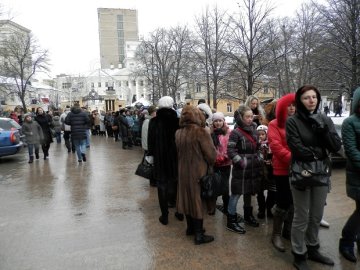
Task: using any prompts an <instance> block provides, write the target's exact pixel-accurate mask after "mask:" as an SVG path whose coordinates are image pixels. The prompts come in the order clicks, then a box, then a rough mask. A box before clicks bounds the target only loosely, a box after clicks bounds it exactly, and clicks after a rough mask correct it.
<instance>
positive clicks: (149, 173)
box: [135, 156, 154, 179]
mask: <svg viewBox="0 0 360 270" xmlns="http://www.w3.org/2000/svg"><path fill="white" fill-rule="evenodd" d="M153 171H154V166H153V165H152V164H150V163H149V162H147V161H146V159H145V156H144V157H143V159H142V160H141V162H140V164H139V165H138V166H137V168H136V171H135V174H136V175H138V176H141V177H144V178H146V179H151V178H152V177H153Z"/></svg>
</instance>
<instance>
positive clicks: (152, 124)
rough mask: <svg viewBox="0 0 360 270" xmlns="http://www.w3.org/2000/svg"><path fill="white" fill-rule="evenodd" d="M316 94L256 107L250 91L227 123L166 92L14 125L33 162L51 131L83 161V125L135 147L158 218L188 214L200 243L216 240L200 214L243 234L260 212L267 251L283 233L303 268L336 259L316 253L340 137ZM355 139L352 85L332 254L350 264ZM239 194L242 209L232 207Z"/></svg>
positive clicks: (359, 202)
mask: <svg viewBox="0 0 360 270" xmlns="http://www.w3.org/2000/svg"><path fill="white" fill-rule="evenodd" d="M320 101H321V95H320V92H319V91H318V89H317V88H316V87H315V86H312V85H304V86H302V87H300V88H299V89H298V90H297V91H296V93H291V94H287V95H285V96H283V97H281V98H280V99H278V100H274V101H272V102H270V103H268V104H266V105H265V106H264V108H263V107H262V106H261V104H260V100H259V99H258V98H257V97H256V96H249V97H248V98H247V100H246V102H245V103H244V104H243V105H240V106H239V108H238V109H237V110H236V111H235V112H234V122H235V126H234V128H233V129H232V130H230V128H229V127H228V125H227V123H226V121H225V116H224V114H223V113H222V112H219V111H215V110H212V109H211V108H210V106H209V105H207V104H206V102H205V100H199V103H198V105H197V106H192V105H186V106H185V107H184V108H182V109H176V108H175V107H174V100H173V98H171V97H169V96H164V97H162V98H160V100H159V101H158V104H157V106H150V107H148V108H146V109H144V110H135V111H133V110H128V109H125V108H120V110H119V111H117V112H107V113H104V112H100V113H99V112H97V111H93V112H91V113H89V112H87V110H86V109H85V108H80V106H79V105H78V104H75V105H74V106H73V107H72V108H70V107H69V106H68V107H66V108H65V110H64V112H62V113H61V114H60V113H57V112H55V113H53V114H51V113H45V112H44V110H43V109H42V108H38V109H37V110H36V113H35V115H32V114H30V113H28V114H25V116H24V121H23V123H22V131H23V134H24V135H25V138H26V142H27V145H28V151H29V163H33V161H34V152H35V159H39V150H40V146H41V148H42V151H43V154H44V160H46V159H48V156H49V148H50V145H51V143H52V142H53V138H56V141H57V142H58V143H60V142H61V134H63V139H64V141H65V145H66V148H67V150H68V152H69V153H70V152H76V153H77V157H78V162H85V161H86V149H87V148H88V147H90V142H89V136H90V132H91V134H92V135H93V136H104V135H105V136H106V135H107V136H108V137H111V138H113V139H114V141H121V142H122V148H123V149H132V147H133V146H134V145H141V146H142V148H143V150H144V157H143V160H146V161H147V162H148V163H149V164H152V166H153V174H152V177H151V179H150V185H151V186H154V187H157V192H158V201H159V206H160V212H161V215H160V217H159V222H160V223H161V224H163V225H168V223H169V208H175V213H174V215H175V217H176V218H177V219H178V220H179V221H182V220H184V219H185V220H186V225H187V227H186V231H185V233H186V235H189V236H190V235H192V236H194V243H195V244H196V245H200V244H205V243H209V242H212V241H214V237H213V236H211V235H209V234H205V228H204V227H203V221H204V218H205V217H206V215H214V214H215V211H216V209H218V210H220V211H221V212H222V213H223V214H224V215H226V217H227V222H226V224H225V225H224V227H225V228H226V229H227V230H229V231H231V232H234V233H238V234H245V233H246V226H251V227H255V228H256V227H258V226H259V221H258V219H264V218H266V217H267V218H268V219H269V220H271V219H272V223H273V228H272V237H271V243H272V245H273V246H274V248H275V249H276V250H278V251H280V252H285V245H284V242H283V239H286V240H289V241H291V247H292V250H291V251H292V254H293V256H294V261H293V265H294V266H295V267H296V269H309V266H308V264H307V260H308V259H309V260H313V261H316V262H319V263H322V264H325V265H334V262H333V260H332V259H331V258H330V257H328V256H326V255H324V254H323V253H322V252H321V251H320V242H319V237H318V234H319V226H320V223H321V220H322V217H323V212H324V206H325V205H326V198H327V194H328V192H329V190H330V188H331V181H330V176H331V170H330V166H329V164H330V159H329V153H331V152H337V151H339V149H340V148H341V144H342V142H341V138H340V137H339V135H338V134H337V132H336V130H335V128H334V124H333V122H332V120H331V119H330V118H329V117H328V116H327V114H322V113H321V112H320V111H319V106H320ZM359 136H360V89H358V90H357V91H355V93H354V99H353V115H352V116H350V117H349V118H347V119H346V120H345V121H344V124H343V127H342V138H343V143H344V149H345V153H346V155H347V160H348V165H347V168H346V177H347V180H346V184H347V193H348V196H349V197H350V198H352V199H353V200H355V202H356V209H355V211H354V213H353V214H352V215H351V217H350V218H349V220H348V221H347V223H346V224H345V226H344V228H343V230H342V237H341V239H340V241H339V251H340V253H341V254H342V255H343V256H344V257H345V258H346V259H348V260H350V261H352V262H356V260H357V258H356V256H355V253H354V244H355V243H356V242H357V245H358V249H360V182H359V181H360V174H359V171H360V148H359V143H358V139H359ZM306 166H310V169H309V168H308V167H306ZM299 168H300V171H299ZM210 173H217V174H219V175H220V177H221V183H222V190H221V194H220V196H221V200H222V205H217V204H216V202H217V198H212V199H203V198H202V196H201V185H200V179H201V178H202V177H203V176H204V175H207V174H210ZM310 179H311V180H310ZM241 196H242V199H243V210H242V211H240V210H239V209H238V208H237V206H238V201H239V199H240V197H241ZM255 196H256V201H257V215H256V214H255V213H254V212H255V210H254V206H253V201H254V200H252V198H253V197H255ZM240 212H242V213H243V215H242V214H240ZM256 217H257V218H256Z"/></svg>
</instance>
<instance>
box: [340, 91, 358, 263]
mask: <svg viewBox="0 0 360 270" xmlns="http://www.w3.org/2000/svg"><path fill="white" fill-rule="evenodd" d="M352 109H353V114H352V115H351V116H350V117H348V118H347V119H345V120H344V122H343V124H342V128H341V135H342V139H343V144H344V149H345V154H346V156H347V164H346V193H347V195H348V197H350V198H351V199H353V200H354V201H355V204H356V208H355V211H354V213H353V214H352V215H351V216H350V217H349V219H348V221H347V222H346V224H345V226H344V228H343V230H342V237H341V239H340V243H339V250H340V253H341V254H342V255H343V256H344V257H345V258H346V259H347V260H349V261H352V262H356V257H355V254H354V243H355V241H357V246H358V251H359V250H360V145H359V138H360V87H359V88H357V89H356V90H355V92H354V96H353V104H352ZM359 252H360V251H359Z"/></svg>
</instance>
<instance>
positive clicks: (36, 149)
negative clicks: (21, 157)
mask: <svg viewBox="0 0 360 270" xmlns="http://www.w3.org/2000/svg"><path fill="white" fill-rule="evenodd" d="M27 148H28V151H29V156H30V157H31V156H34V148H35V153H39V149H40V144H28V145H27Z"/></svg>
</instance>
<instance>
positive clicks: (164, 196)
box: [157, 179, 177, 216]
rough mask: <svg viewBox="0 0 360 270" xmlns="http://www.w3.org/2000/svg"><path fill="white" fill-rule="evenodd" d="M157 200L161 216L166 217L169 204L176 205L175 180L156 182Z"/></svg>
mask: <svg viewBox="0 0 360 270" xmlns="http://www.w3.org/2000/svg"><path fill="white" fill-rule="evenodd" d="M157 188H158V199H159V205H160V210H161V215H163V216H167V215H168V214H169V204H170V205H174V206H175V204H176V192H177V182H176V181H175V180H164V179H161V180H158V181H157Z"/></svg>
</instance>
